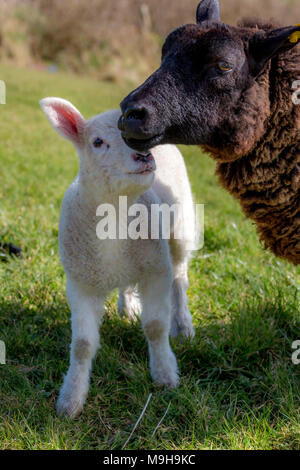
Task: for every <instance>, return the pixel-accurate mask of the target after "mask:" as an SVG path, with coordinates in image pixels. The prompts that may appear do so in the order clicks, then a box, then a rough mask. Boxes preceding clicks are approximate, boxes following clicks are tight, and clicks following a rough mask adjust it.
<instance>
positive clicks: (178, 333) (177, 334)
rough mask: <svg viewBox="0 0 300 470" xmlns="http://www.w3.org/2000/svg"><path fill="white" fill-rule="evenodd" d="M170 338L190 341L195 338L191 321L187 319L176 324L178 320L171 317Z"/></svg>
mask: <svg viewBox="0 0 300 470" xmlns="http://www.w3.org/2000/svg"><path fill="white" fill-rule="evenodd" d="M170 336H171V338H179V339H182V338H185V339H189V340H192V339H193V338H194V336H195V329H194V327H193V324H192V321H191V320H190V319H189V318H185V319H184V321H180V322H178V320H177V319H176V318H175V317H173V318H172V323H171V331H170Z"/></svg>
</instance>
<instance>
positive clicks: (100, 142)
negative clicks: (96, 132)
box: [93, 137, 104, 149]
mask: <svg viewBox="0 0 300 470" xmlns="http://www.w3.org/2000/svg"><path fill="white" fill-rule="evenodd" d="M103 144H104V141H103V140H102V139H100V137H97V139H95V140H94V142H93V146H94V147H95V148H97V149H98V148H100V147H101V146H102V145H103Z"/></svg>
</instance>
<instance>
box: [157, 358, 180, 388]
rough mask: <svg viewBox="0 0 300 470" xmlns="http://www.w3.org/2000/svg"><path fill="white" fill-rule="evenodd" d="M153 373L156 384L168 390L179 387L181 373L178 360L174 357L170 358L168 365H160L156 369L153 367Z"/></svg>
mask: <svg viewBox="0 0 300 470" xmlns="http://www.w3.org/2000/svg"><path fill="white" fill-rule="evenodd" d="M151 373H152V377H153V380H154V382H156V383H157V384H158V385H161V386H163V387H167V388H176V387H177V386H178V385H179V381H180V379H179V373H178V367H177V362H176V358H175V356H174V355H172V356H170V357H169V360H168V362H167V364H165V365H162V364H160V365H159V367H156V368H155V369H154V368H153V367H151Z"/></svg>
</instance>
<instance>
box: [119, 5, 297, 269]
mask: <svg viewBox="0 0 300 470" xmlns="http://www.w3.org/2000/svg"><path fill="white" fill-rule="evenodd" d="M299 40H300V25H297V26H289V27H284V28H282V27H278V26H277V27H276V26H275V25H272V24H264V23H262V22H260V21H254V20H253V21H246V22H243V23H242V24H241V25H240V26H239V27H233V26H229V25H227V24H224V23H222V21H221V19H220V12H219V2H218V1H217V0H203V1H202V2H201V3H200V4H199V6H198V9H197V24H188V25H185V26H182V27H180V28H179V29H177V30H176V31H174V32H173V33H171V34H170V36H169V37H168V38H167V40H166V42H165V44H164V46H163V50H162V63H161V66H160V68H159V69H158V70H157V71H156V72H155V73H154V74H153V75H152V76H151V77H150V78H149V79H148V80H147V81H146V82H145V83H144V84H143V85H141V86H140V87H139V88H137V89H136V90H135V91H133V92H132V93H131V94H130V95H129V96H128V97H127V98H126V99H125V100H124V101H123V102H122V104H121V107H122V111H123V116H122V118H121V119H120V122H119V128H120V129H121V130H122V133H123V137H124V139H125V141H126V142H127V143H128V145H129V146H131V147H132V148H135V149H137V150H139V151H145V150H146V149H147V148H149V147H151V146H153V145H157V144H161V143H182V144H197V145H201V146H202V147H203V148H204V150H206V151H208V152H209V153H210V154H211V155H212V157H213V158H214V159H215V160H216V161H217V174H218V176H219V180H220V182H221V184H222V185H223V186H224V187H225V188H226V189H227V190H228V191H229V192H230V193H231V194H232V195H233V196H234V197H235V198H237V199H238V200H239V201H240V203H241V206H242V208H243V210H244V211H245V214H246V215H247V216H248V217H250V218H251V219H252V220H254V221H255V223H256V226H257V229H258V232H259V234H260V237H261V239H262V240H263V242H264V245H265V247H266V248H269V249H270V250H271V251H273V253H275V255H277V256H279V257H282V258H285V259H286V260H289V261H291V262H292V263H294V264H299V263H300V105H299V96H298V98H297V88H298V90H299V89H300V84H299V83H300V82H299V80H300V49H299V46H297V43H298V42H299Z"/></svg>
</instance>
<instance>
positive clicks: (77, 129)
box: [40, 98, 86, 146]
mask: <svg viewBox="0 0 300 470" xmlns="http://www.w3.org/2000/svg"><path fill="white" fill-rule="evenodd" d="M40 105H41V108H42V110H43V111H44V113H45V115H46V117H47V119H48V121H49V122H50V124H51V126H52V127H53V128H54V129H55V130H56V132H58V134H60V135H61V136H62V137H64V138H65V139H68V140H70V141H71V142H72V143H73V144H74V145H77V146H80V144H81V143H82V142H83V129H84V126H85V123H86V121H85V119H84V118H83V117H82V115H81V114H80V112H79V111H78V109H76V108H75V106H73V105H72V104H71V103H70V102H69V101H66V100H63V99H61V98H44V99H43V100H41V102H40Z"/></svg>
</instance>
